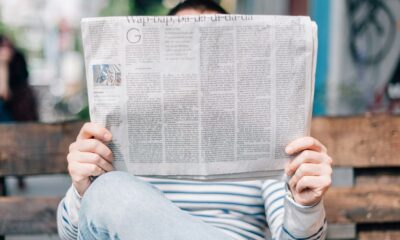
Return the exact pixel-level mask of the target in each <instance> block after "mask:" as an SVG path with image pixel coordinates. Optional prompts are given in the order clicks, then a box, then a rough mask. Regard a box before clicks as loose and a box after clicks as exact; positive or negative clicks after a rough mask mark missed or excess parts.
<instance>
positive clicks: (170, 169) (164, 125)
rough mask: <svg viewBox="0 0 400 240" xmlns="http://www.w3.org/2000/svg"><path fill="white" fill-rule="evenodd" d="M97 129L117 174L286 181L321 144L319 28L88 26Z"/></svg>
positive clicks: (259, 19)
mask: <svg viewBox="0 0 400 240" xmlns="http://www.w3.org/2000/svg"><path fill="white" fill-rule="evenodd" d="M82 34H83V44H84V52H85V63H86V72H87V86H88V96H89V106H90V117H91V121H93V122H97V123H100V124H102V125H104V126H106V127H107V128H108V129H110V130H111V132H112V134H113V141H112V143H111V144H110V145H109V146H110V148H111V149H112V151H113V153H114V156H115V163H114V166H115V167H116V168H117V169H120V170H126V171H129V172H131V173H133V174H135V175H142V176H160V177H171V178H188V179H199V180H221V179H249V178H265V177H272V176H278V175H281V174H282V173H283V168H284V165H285V163H286V162H287V161H288V160H289V156H288V155H286V154H285V152H284V149H285V146H286V145H287V144H288V143H289V142H290V141H292V140H294V139H296V138H298V137H302V136H306V135H308V134H309V130H310V122H311V112H312V101H313V92H314V76H315V64H316V49H317V38H316V25H315V23H313V22H312V21H311V20H310V19H309V18H308V17H289V16H253V15H200V16H165V17H109V18H88V19H83V20H82Z"/></svg>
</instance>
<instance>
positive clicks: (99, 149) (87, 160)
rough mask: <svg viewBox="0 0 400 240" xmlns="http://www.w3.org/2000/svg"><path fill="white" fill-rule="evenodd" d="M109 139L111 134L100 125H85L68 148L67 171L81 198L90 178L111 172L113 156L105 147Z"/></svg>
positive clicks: (89, 182)
mask: <svg viewBox="0 0 400 240" xmlns="http://www.w3.org/2000/svg"><path fill="white" fill-rule="evenodd" d="M111 138H112V135H111V133H110V132H109V131H108V130H107V129H106V128H104V127H102V126H101V125H99V124H96V123H85V124H84V125H83V127H82V129H81V130H80V132H79V134H78V137H77V138H76V141H75V142H73V143H71V145H70V146H69V153H68V156H67V160H68V171H69V174H70V175H71V178H72V184H73V185H74V187H75V188H76V190H77V191H78V193H79V194H80V195H81V196H83V194H84V193H85V191H86V189H87V188H88V187H89V186H90V184H91V180H90V177H92V176H100V175H101V174H103V173H105V172H109V171H112V170H113V166H112V160H113V154H112V152H111V150H110V149H109V148H108V147H107V146H106V145H105V143H107V142H109V141H111Z"/></svg>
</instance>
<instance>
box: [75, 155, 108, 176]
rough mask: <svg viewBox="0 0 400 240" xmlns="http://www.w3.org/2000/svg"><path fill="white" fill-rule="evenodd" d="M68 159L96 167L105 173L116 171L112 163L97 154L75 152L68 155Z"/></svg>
mask: <svg viewBox="0 0 400 240" xmlns="http://www.w3.org/2000/svg"><path fill="white" fill-rule="evenodd" d="M68 158H69V159H72V160H73V161H74V162H79V163H84V164H92V165H95V166H97V167H99V168H101V169H103V170H104V171H105V172H109V171H112V170H114V168H113V166H112V165H111V163H110V162H108V161H106V160H105V159H103V158H102V157H101V156H99V155H98V154H96V153H91V152H79V151H74V152H71V153H69V154H68Z"/></svg>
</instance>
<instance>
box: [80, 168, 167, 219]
mask: <svg viewBox="0 0 400 240" xmlns="http://www.w3.org/2000/svg"><path fill="white" fill-rule="evenodd" d="M155 194H158V195H160V196H161V194H160V192H159V191H157V190H155V189H154V188H152V187H151V186H150V185H149V184H148V183H145V182H143V181H141V180H139V179H138V178H136V177H135V176H133V175H132V174H129V173H126V172H120V171H112V172H108V173H105V174H103V175H101V176H100V177H98V178H97V179H96V180H95V181H93V183H92V184H91V185H90V187H89V188H88V189H87V190H86V192H85V194H84V196H83V199H82V205H81V210H80V212H81V214H85V215H87V216H86V217H93V218H98V217H102V216H104V217H109V214H110V211H111V212H114V213H116V212H121V213H122V212H124V211H126V209H127V208H132V206H135V205H141V204H143V202H148V200H150V199H152V198H154V196H155Z"/></svg>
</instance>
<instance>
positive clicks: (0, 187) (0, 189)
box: [0, 177, 7, 240]
mask: <svg viewBox="0 0 400 240" xmlns="http://www.w3.org/2000/svg"><path fill="white" fill-rule="evenodd" d="M0 196H7V186H6V177H0ZM0 240H6V236H2V235H0Z"/></svg>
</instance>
